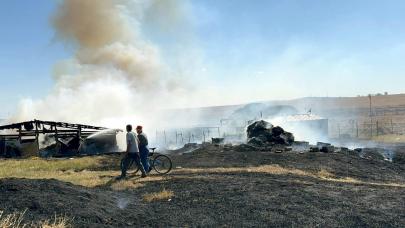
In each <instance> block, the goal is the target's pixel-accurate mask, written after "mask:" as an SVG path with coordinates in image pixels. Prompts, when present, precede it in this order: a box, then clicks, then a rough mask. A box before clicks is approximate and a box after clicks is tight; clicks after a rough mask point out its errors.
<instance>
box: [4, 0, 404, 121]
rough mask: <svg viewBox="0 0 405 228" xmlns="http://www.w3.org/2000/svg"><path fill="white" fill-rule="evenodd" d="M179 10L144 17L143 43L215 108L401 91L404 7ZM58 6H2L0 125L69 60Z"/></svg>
mask: <svg viewBox="0 0 405 228" xmlns="http://www.w3.org/2000/svg"><path fill="white" fill-rule="evenodd" d="M184 2H186V4H185V6H184V9H183V10H185V11H186V14H187V17H185V18H182V20H183V21H179V22H177V23H178V25H177V26H173V27H171V26H167V27H166V29H159V30H157V29H152V28H155V27H156V23H162V24H163V27H165V24H164V22H165V18H147V17H146V19H145V20H144V21H145V23H144V24H143V25H142V30H143V35H144V36H145V37H146V38H147V39H148V40H150V41H151V42H153V43H154V44H155V45H156V46H158V47H159V49H160V52H161V54H162V56H163V59H164V60H165V61H166V62H167V63H168V64H169V65H170V64H172V65H173V66H176V67H179V66H181V65H186V66H192V67H193V71H194V72H193V74H194V75H195V76H194V77H197V78H192V79H191V80H190V81H191V83H193V82H194V83H196V84H198V85H199V86H202V87H204V88H207V90H208V91H211V93H212V97H214V98H215V97H221V99H218V101H217V102H216V101H215V99H212V103H211V104H213V105H215V104H232V103H243V102H248V101H255V100H271V99H292V98H298V97H307V96H357V95H366V94H369V93H383V92H388V93H390V94H393V93H403V92H405V89H404V87H403V85H404V84H405V73H404V72H405V64H403V59H405V26H404V24H405V14H404V13H403V12H405V1H402V0H387V1H377V0H350V1H349V0H341V1H335V0H322V1H319V0H284V1H280V0H250V1H248V0H233V1H229V0H189V1H184ZM57 4H58V1H54V0H3V1H2V2H1V5H0V27H1V28H2V33H1V36H0V118H4V117H8V116H9V115H11V113H13V111H14V110H15V108H16V105H17V103H18V102H19V101H20V100H21V99H22V98H31V99H41V98H43V97H45V96H46V95H47V94H49V92H50V91H51V90H52V89H53V83H54V81H53V78H52V72H53V67H54V65H55V64H57V63H58V62H60V61H62V60H64V59H68V58H69V57H70V56H72V52H73V51H72V48H71V47H68V46H66V45H65V44H63V43H61V42H59V41H57V40H56V39H55V36H54V31H53V29H52V26H51V25H50V22H49V21H50V20H49V18H50V17H51V16H52V14H53V12H54V10H55V8H56V7H57ZM203 105H206V104H205V103H204V104H203ZM193 106H199V104H198V103H197V104H194V105H193Z"/></svg>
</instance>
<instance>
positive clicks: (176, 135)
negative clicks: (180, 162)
mask: <svg viewBox="0 0 405 228" xmlns="http://www.w3.org/2000/svg"><path fill="white" fill-rule="evenodd" d="M176 146H177V131H176Z"/></svg>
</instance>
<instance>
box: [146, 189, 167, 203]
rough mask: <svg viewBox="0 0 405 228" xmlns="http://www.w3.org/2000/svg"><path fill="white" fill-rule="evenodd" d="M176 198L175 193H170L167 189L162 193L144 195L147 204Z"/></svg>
mask: <svg viewBox="0 0 405 228" xmlns="http://www.w3.org/2000/svg"><path fill="white" fill-rule="evenodd" d="M173 196H174V192H173V191H169V190H166V189H163V190H162V191H160V192H153V193H148V194H145V195H143V196H142V197H143V200H144V201H146V202H152V201H159V200H169V199H171V198H172V197H173Z"/></svg>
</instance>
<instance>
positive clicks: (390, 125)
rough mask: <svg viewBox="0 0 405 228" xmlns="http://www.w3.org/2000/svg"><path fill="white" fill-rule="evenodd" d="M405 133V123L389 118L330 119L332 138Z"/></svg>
mask: <svg viewBox="0 0 405 228" xmlns="http://www.w3.org/2000/svg"><path fill="white" fill-rule="evenodd" d="M403 134H405V123H404V122H395V121H393V120H392V119H389V120H373V119H370V120H368V121H366V120H363V121H359V120H339V121H337V120H330V121H329V137H331V138H372V137H376V136H382V135H403Z"/></svg>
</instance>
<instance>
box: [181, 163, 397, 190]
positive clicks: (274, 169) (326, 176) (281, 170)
mask: <svg viewBox="0 0 405 228" xmlns="http://www.w3.org/2000/svg"><path fill="white" fill-rule="evenodd" d="M243 172H247V173H267V174H273V175H291V174H292V175H297V176H305V177H311V178H316V179H320V180H323V181H331V182H339V183H348V184H362V185H374V186H387V187H400V188H405V183H377V182H366V181H361V180H357V179H354V178H349V177H345V178H339V177H336V176H335V175H333V174H332V173H330V172H329V171H327V170H325V169H321V170H320V171H318V172H309V171H304V170H300V169H294V168H286V167H281V166H279V165H263V166H257V167H238V168H185V169H181V170H178V171H176V173H184V174H187V173H193V174H198V173H243Z"/></svg>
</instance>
